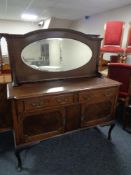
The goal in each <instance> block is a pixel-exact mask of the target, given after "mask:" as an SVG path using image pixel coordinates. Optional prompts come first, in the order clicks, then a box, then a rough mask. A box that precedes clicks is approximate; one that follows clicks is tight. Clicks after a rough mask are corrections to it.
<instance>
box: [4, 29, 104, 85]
mask: <svg viewBox="0 0 131 175" xmlns="http://www.w3.org/2000/svg"><path fill="white" fill-rule="evenodd" d="M2 36H4V37H5V38H6V40H7V44H8V53H9V60H10V66H11V74H12V80H13V85H14V86H17V85H20V84H22V83H31V82H40V81H48V80H58V79H67V78H80V77H95V76H98V75H99V72H98V62H99V50H100V44H101V38H98V36H97V35H87V34H84V33H81V32H78V31H74V30H70V29H57V28H55V29H45V30H37V31H33V32H29V33H27V34H24V35H14V34H1V37H2ZM47 38H68V39H74V40H77V41H80V42H82V43H84V44H86V45H87V46H88V47H89V48H90V49H91V51H92V57H91V59H90V61H89V62H88V63H87V64H85V65H83V66H81V67H79V68H76V69H73V70H69V71H61V72H48V71H38V70H36V69H32V68H31V67H29V66H27V65H26V64H25V63H24V62H23V61H22V58H21V53H22V50H23V49H24V48H25V47H26V46H27V45H29V44H31V43H33V42H36V41H39V40H42V39H47ZM81 54H82V53H81ZM70 59H71V58H70Z"/></svg>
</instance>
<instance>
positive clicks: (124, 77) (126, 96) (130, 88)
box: [108, 63, 131, 128]
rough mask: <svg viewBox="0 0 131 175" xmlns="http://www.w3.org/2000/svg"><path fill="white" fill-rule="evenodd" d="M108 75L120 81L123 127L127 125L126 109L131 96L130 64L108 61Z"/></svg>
mask: <svg viewBox="0 0 131 175" xmlns="http://www.w3.org/2000/svg"><path fill="white" fill-rule="evenodd" d="M108 77H109V78H111V79H113V80H116V81H119V82H121V83H122V85H121V86H120V90H119V99H120V100H122V101H124V114H123V128H125V127H126V126H127V116H126V109H127V108H128V106H129V101H130V98H131V64H125V63H109V64H108Z"/></svg>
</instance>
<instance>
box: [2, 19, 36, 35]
mask: <svg viewBox="0 0 131 175" xmlns="http://www.w3.org/2000/svg"><path fill="white" fill-rule="evenodd" d="M37 29H39V28H38V25H37V23H32V22H22V21H8V20H0V33H10V34H24V33H27V32H30V31H33V30H37Z"/></svg>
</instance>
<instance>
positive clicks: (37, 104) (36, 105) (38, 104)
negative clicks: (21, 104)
mask: <svg viewBox="0 0 131 175" xmlns="http://www.w3.org/2000/svg"><path fill="white" fill-rule="evenodd" d="M31 105H32V106H33V107H36V108H39V107H41V106H42V104H40V103H32V104H31Z"/></svg>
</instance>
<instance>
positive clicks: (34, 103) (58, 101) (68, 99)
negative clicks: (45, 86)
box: [24, 94, 74, 111]
mask: <svg viewBox="0 0 131 175" xmlns="http://www.w3.org/2000/svg"><path fill="white" fill-rule="evenodd" d="M73 103H74V95H73V94H64V95H55V96H46V97H40V98H31V99H28V100H25V101H24V111H32V110H36V109H41V108H48V107H52V106H60V105H70V104H73Z"/></svg>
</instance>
